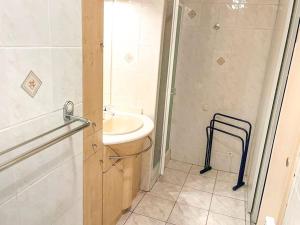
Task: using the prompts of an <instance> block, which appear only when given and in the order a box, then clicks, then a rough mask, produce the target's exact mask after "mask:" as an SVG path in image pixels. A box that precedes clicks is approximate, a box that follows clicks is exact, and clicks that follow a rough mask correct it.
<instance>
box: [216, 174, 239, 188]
mask: <svg viewBox="0 0 300 225" xmlns="http://www.w3.org/2000/svg"><path fill="white" fill-rule="evenodd" d="M237 179H238V174H236V173H228V172H224V171H218V175H217V180H219V181H224V182H228V183H231V184H232V185H233V186H234V185H236V183H237Z"/></svg>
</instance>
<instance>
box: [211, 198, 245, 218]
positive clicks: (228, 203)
mask: <svg viewBox="0 0 300 225" xmlns="http://www.w3.org/2000/svg"><path fill="white" fill-rule="evenodd" d="M210 211H211V212H213V213H218V214H222V215H226V216H230V217H234V218H238V219H242V220H245V202H244V201H241V200H237V199H233V198H227V197H223V196H217V195H213V198H212V202H211V206H210Z"/></svg>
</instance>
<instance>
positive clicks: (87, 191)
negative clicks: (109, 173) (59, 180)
mask: <svg viewBox="0 0 300 225" xmlns="http://www.w3.org/2000/svg"><path fill="white" fill-rule="evenodd" d="M100 154H102V153H101V152H97V153H96V154H94V155H92V156H91V157H89V158H88V159H86V160H85V161H84V174H85V176H84V224H85V225H101V224H102V165H101V161H100Z"/></svg>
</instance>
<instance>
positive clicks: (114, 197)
mask: <svg viewBox="0 0 300 225" xmlns="http://www.w3.org/2000/svg"><path fill="white" fill-rule="evenodd" d="M122 193H123V172H122V163H120V162H119V163H117V164H116V165H115V166H113V167H111V168H110V169H109V170H108V171H107V172H106V173H104V174H103V205H104V206H105V207H103V225H115V224H116V223H117V221H118V220H119V218H120V216H121V215H122V199H123V194H122Z"/></svg>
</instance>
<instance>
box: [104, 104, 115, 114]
mask: <svg viewBox="0 0 300 225" xmlns="http://www.w3.org/2000/svg"><path fill="white" fill-rule="evenodd" d="M112 110H113V106H112V105H105V106H104V107H103V112H104V114H108V115H111V116H114V115H115V113H114V112H113V111H112Z"/></svg>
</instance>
